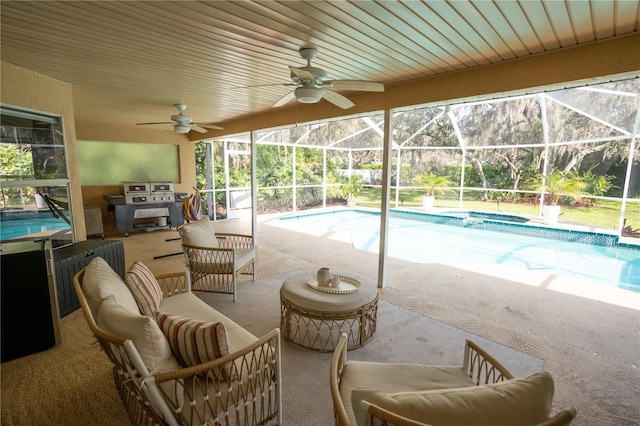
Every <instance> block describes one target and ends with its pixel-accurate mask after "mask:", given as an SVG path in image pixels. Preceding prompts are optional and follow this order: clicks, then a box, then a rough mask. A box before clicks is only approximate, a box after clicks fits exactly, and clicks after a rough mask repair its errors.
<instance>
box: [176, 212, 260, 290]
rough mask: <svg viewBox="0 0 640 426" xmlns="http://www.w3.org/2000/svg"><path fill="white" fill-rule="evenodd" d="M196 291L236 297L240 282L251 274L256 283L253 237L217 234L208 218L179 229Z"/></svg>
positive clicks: (193, 287) (205, 217)
mask: <svg viewBox="0 0 640 426" xmlns="http://www.w3.org/2000/svg"><path fill="white" fill-rule="evenodd" d="M178 232H179V233H180V238H181V239H182V251H183V252H184V255H185V259H186V262H187V268H188V270H189V274H190V278H191V286H192V289H193V290H199V291H208V292H213V293H226V294H232V295H233V300H234V301H235V300H236V298H237V296H236V284H237V278H238V277H239V276H240V274H249V275H251V276H252V280H253V281H255V268H254V258H255V253H254V249H253V237H252V236H251V235H244V234H231V233H215V232H214V230H213V226H212V225H211V222H210V220H209V217H208V216H203V217H202V218H201V219H199V220H196V221H194V222H191V223H187V224H185V225H182V226H180V227H179V228H178Z"/></svg>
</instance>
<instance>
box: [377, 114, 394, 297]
mask: <svg viewBox="0 0 640 426" xmlns="http://www.w3.org/2000/svg"><path fill="white" fill-rule="evenodd" d="M392 117H393V116H392V114H391V110H390V109H386V110H385V111H384V139H383V140H384V142H383V144H384V149H383V155H382V204H381V206H380V250H379V254H378V287H380V288H383V287H384V286H385V285H386V280H387V276H386V269H387V245H388V244H387V240H388V237H389V202H390V200H389V192H390V190H391V160H392V158H391V153H392V149H391V144H392V143H393V141H392V137H391V124H392V123H391V121H392Z"/></svg>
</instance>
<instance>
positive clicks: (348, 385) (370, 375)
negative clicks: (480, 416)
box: [340, 361, 474, 425]
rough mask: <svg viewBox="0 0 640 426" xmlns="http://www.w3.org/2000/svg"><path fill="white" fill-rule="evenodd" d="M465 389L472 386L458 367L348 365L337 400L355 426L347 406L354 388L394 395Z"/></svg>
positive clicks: (351, 412)
mask: <svg viewBox="0 0 640 426" xmlns="http://www.w3.org/2000/svg"><path fill="white" fill-rule="evenodd" d="M465 386H474V383H473V381H472V380H471V378H470V377H469V376H468V375H467V374H466V373H465V371H464V370H463V369H462V367H459V366H429V365H417V364H394V363H381V362H367V361H349V362H347V364H346V365H345V367H344V369H343V370H342V375H341V379H340V397H341V399H342V401H343V403H344V406H345V408H346V410H347V414H348V415H349V419H350V423H351V424H353V425H355V424H356V418H355V412H354V410H353V409H352V405H351V391H352V389H354V388H369V389H377V390H379V391H381V392H384V393H397V392H418V391H425V390H438V389H447V388H461V387H465Z"/></svg>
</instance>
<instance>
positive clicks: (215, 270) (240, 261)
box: [189, 249, 255, 274]
mask: <svg viewBox="0 0 640 426" xmlns="http://www.w3.org/2000/svg"><path fill="white" fill-rule="evenodd" d="M233 253H234V255H235V258H236V259H235V267H236V268H235V271H234V270H233V265H234V264H233V261H232V257H231V252H229V255H226V254H222V255H221V254H218V255H211V256H207V255H203V257H202V258H201V259H199V258H197V257H195V256H194V258H192V259H191V260H190V262H189V266H190V267H191V270H192V271H196V272H199V273H203V274H232V273H234V272H237V271H239V270H240V269H242V268H243V267H245V266H246V265H247V264H248V263H249V262H251V261H252V260H253V259H254V257H255V252H254V250H253V249H233ZM214 259H220V260H219V261H216V260H214Z"/></svg>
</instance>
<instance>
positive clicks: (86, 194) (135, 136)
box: [76, 123, 196, 217]
mask: <svg viewBox="0 0 640 426" xmlns="http://www.w3.org/2000/svg"><path fill="white" fill-rule="evenodd" d="M76 134H77V139H78V140H89V141H111V142H135V143H161V144H169V145H178V153H179V154H178V155H179V157H180V182H174V184H175V185H174V186H175V190H176V192H186V193H188V194H191V193H193V188H194V187H195V186H196V170H195V142H191V141H189V139H188V138H187V137H186V135H184V134H179V133H175V132H173V131H171V130H169V131H167V129H154V128H148V127H138V126H135V125H133V126H112V125H107V124H95V123H76ZM115 194H120V186H119V185H107V186H83V187H82V195H83V199H84V203H85V205H87V206H89V205H91V206H100V208H101V210H102V215H103V217H106V215H107V214H108V212H107V202H106V201H105V200H104V198H103V196H104V195H115Z"/></svg>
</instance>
